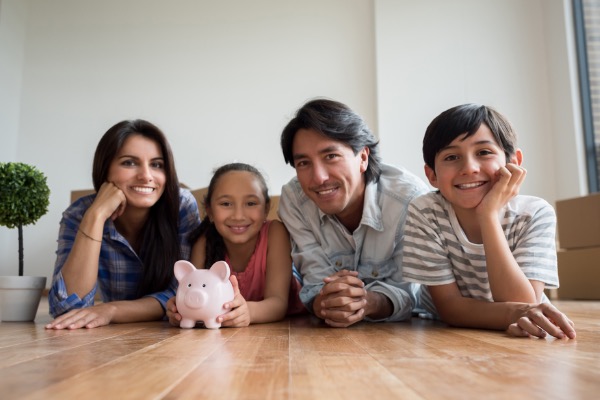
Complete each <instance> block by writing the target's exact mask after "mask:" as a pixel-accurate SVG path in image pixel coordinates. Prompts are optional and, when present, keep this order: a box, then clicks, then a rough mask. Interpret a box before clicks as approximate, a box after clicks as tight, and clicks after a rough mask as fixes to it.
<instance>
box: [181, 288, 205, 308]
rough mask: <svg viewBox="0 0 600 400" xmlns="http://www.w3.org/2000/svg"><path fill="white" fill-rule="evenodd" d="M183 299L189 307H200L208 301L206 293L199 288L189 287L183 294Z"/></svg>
mask: <svg viewBox="0 0 600 400" xmlns="http://www.w3.org/2000/svg"><path fill="white" fill-rule="evenodd" d="M184 301H185V305H186V306H188V307H190V308H202V307H204V306H206V304H207V303H208V294H206V292H205V291H203V290H200V289H191V290H188V291H187V293H186V294H185V298H184Z"/></svg>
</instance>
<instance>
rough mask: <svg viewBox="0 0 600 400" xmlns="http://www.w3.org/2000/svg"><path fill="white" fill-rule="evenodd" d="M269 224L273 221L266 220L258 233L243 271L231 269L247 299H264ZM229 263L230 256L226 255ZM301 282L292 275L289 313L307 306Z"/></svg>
mask: <svg viewBox="0 0 600 400" xmlns="http://www.w3.org/2000/svg"><path fill="white" fill-rule="evenodd" d="M269 226H271V221H266V222H265V223H264V224H263V226H262V228H261V229H260V232H259V234H258V241H257V242H256V248H255V249H254V253H253V254H252V256H251V257H250V261H248V265H246V269H245V270H244V271H243V272H235V271H233V270H232V271H231V273H232V274H233V275H235V276H236V278H237V280H238V284H239V287H240V293H241V294H242V296H244V299H246V301H261V300H263V299H264V294H265V283H266V278H267V245H268V241H269ZM225 261H226V262H227V263H229V257H228V256H226V257H225ZM300 288H301V286H300V282H298V280H297V279H296V278H295V277H294V275H292V280H291V282H290V294H289V299H288V311H287V314H288V315H291V314H298V313H301V312H304V310H305V308H304V305H303V304H302V302H301V301H300V297H299V293H300Z"/></svg>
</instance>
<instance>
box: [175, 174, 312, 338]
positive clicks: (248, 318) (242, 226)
mask: <svg viewBox="0 0 600 400" xmlns="http://www.w3.org/2000/svg"><path fill="white" fill-rule="evenodd" d="M269 207H270V200H269V193H268V189H267V185H266V183H265V180H264V178H263V176H262V175H261V174H260V172H259V171H258V170H257V169H256V168H254V167H252V166H250V165H248V164H242V163H233V164H226V165H224V166H222V167H220V168H219V169H217V170H216V171H215V173H214V176H213V177H212V179H211V181H210V184H209V186H208V192H207V194H206V199H205V208H206V217H205V218H204V220H203V221H202V224H201V225H200V227H199V228H198V229H196V231H194V232H193V233H192V235H191V237H190V242H191V243H193V247H192V257H191V261H192V264H194V265H195V266H196V267H197V268H210V267H211V266H212V264H213V263H215V262H216V261H220V260H225V261H226V262H227V263H228V264H229V266H230V268H231V283H232V285H233V289H234V292H235V298H234V299H233V301H231V302H229V303H227V304H225V307H226V308H229V309H231V311H229V312H228V313H226V314H224V315H221V316H220V317H218V321H219V322H221V324H222V326H230V327H240V326H248V325H249V324H253V323H263V322H273V321H277V320H280V319H282V318H283V317H284V316H285V315H286V311H287V313H288V314H295V313H299V312H302V311H303V310H304V306H303V305H302V303H301V302H300V299H299V297H298V293H299V291H300V283H299V282H298V280H296V278H295V277H293V276H292V259H291V256H290V254H291V245H290V238H289V235H288V233H287V230H286V229H285V227H284V225H283V224H282V223H281V222H280V221H277V220H273V221H267V220H266V218H267V214H268V212H269ZM167 316H168V317H169V321H170V322H171V324H172V325H175V326H179V321H180V320H181V315H179V314H178V313H177V307H176V305H175V297H173V298H171V299H170V300H169V302H168V303H167Z"/></svg>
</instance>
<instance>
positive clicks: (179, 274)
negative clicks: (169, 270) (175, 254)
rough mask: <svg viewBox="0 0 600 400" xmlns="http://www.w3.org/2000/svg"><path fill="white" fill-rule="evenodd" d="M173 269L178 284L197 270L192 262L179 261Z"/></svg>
mask: <svg viewBox="0 0 600 400" xmlns="http://www.w3.org/2000/svg"><path fill="white" fill-rule="evenodd" d="M173 268H174V271H175V278H177V281H178V282H180V281H181V280H182V279H183V277H184V276H186V275H187V274H189V273H190V272H192V271H194V270H195V269H196V267H194V265H193V264H192V263H191V262H189V261H185V260H179V261H177V262H176V263H175V266H174V267H173Z"/></svg>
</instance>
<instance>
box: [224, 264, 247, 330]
mask: <svg viewBox="0 0 600 400" xmlns="http://www.w3.org/2000/svg"><path fill="white" fill-rule="evenodd" d="M229 280H230V281H231V285H232V286H233V294H234V298H233V301H230V302H229V303H225V304H224V305H223V307H225V308H227V309H230V310H231V311H229V312H228V313H226V314H223V315H220V316H218V317H217V322H220V323H221V325H222V326H228V327H233V328H239V327H242V326H248V325H250V310H249V309H248V304H246V299H244V296H242V294H241V293H240V288H239V285H238V281H237V278H236V277H235V275H231V276H230V277H229Z"/></svg>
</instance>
